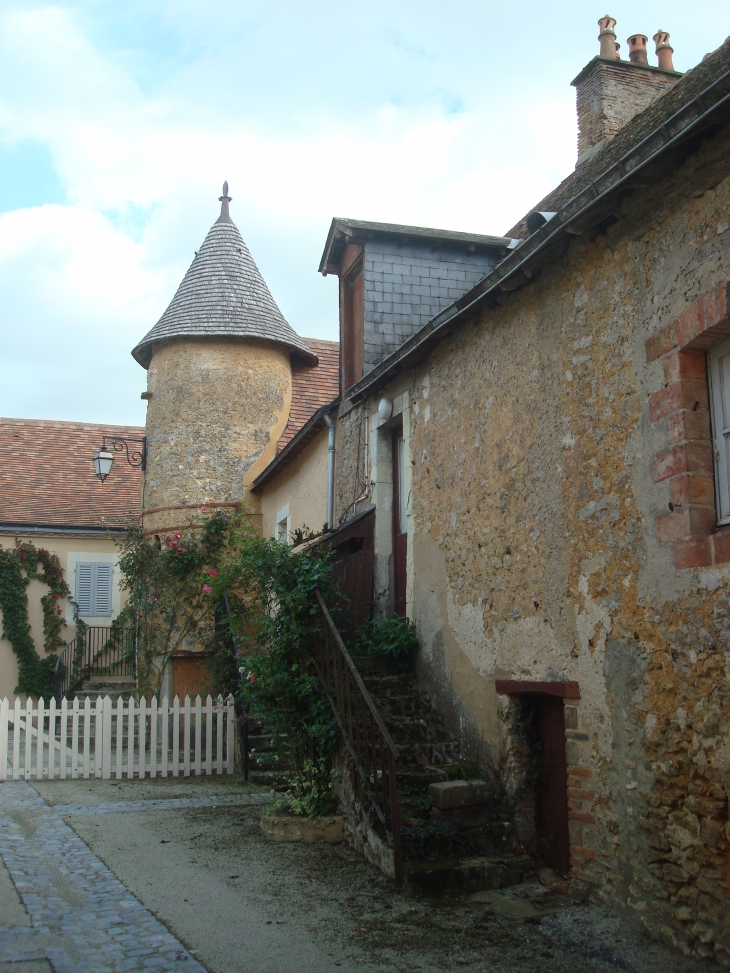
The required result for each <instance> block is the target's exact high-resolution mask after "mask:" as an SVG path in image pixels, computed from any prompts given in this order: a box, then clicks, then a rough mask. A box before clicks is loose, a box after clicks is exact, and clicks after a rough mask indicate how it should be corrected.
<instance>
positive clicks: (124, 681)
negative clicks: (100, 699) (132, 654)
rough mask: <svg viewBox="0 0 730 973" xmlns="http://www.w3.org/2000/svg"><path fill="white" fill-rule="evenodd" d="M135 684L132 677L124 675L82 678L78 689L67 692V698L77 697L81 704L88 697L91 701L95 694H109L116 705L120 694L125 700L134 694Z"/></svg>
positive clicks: (135, 691)
mask: <svg viewBox="0 0 730 973" xmlns="http://www.w3.org/2000/svg"><path fill="white" fill-rule="evenodd" d="M136 694H137V684H136V682H135V681H134V679H128V678H126V677H125V676H99V677H97V678H94V677H93V676H92V678H91V679H86V680H84V682H83V684H82V686H81V688H80V689H76V690H74V691H73V692H71V693H69V694H68V699H69V701H71V700H72V699H78V700H79V704H80V705H81V706H83V705H84V700H85V699H86V698H87V697H88V698H89V699H91V701H92V703H93V702H94V700H95V699H96V697H97V696H109V697H110V698H111V701H112V703H114V704H115V705H116V702H117V700H118V699H119V697H120V696H121V697H122V699H123V700H124V701H125V702H126V701H127V700H128V699H129V698H130V696H136Z"/></svg>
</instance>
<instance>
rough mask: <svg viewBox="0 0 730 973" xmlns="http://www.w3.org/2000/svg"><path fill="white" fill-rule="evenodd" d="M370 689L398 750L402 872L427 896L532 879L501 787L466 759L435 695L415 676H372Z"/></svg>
mask: <svg viewBox="0 0 730 973" xmlns="http://www.w3.org/2000/svg"><path fill="white" fill-rule="evenodd" d="M356 664H357V665H358V668H359V669H360V671H361V674H362V677H363V680H364V682H365V685H366V686H367V688H368V691H369V692H370V694H371V696H372V697H373V701H374V702H375V705H376V706H377V708H378V710H379V711H380V714H381V716H382V717H383V720H384V721H385V724H386V726H387V727H388V730H389V732H390V734H391V736H392V737H393V741H394V743H395V745H396V746H397V747H398V750H399V759H398V797H399V801H398V803H399V809H400V820H401V841H402V846H403V858H404V872H405V878H406V882H407V884H408V885H410V886H412V887H414V888H418V889H420V890H422V891H424V892H431V893H437V894H438V893H446V892H451V893H454V892H457V893H458V892H462V893H466V892H477V891H481V890H482V889H496V888H505V887H507V886H510V885H516V884H519V883H520V882H522V881H523V880H524V879H525V877H526V876H527V875H529V874H532V873H534V871H535V868H536V866H535V863H534V862H533V860H532V859H531V858H530V857H529V856H527V855H525V854H521V853H519V852H518V851H515V850H513V848H514V845H515V840H514V828H513V824H512V821H511V820H510V812H509V808H508V806H507V804H506V802H505V799H504V797H503V795H502V794H501V793H500V791H499V788H498V787H497V786H494V785H492V784H490V783H487V782H486V781H484V780H481V779H480V777H479V770H478V768H477V767H476V766H475V765H473V764H468V763H465V762H464V761H462V760H461V757H460V752H459V743H458V741H456V740H454V738H453V737H451V736H450V734H449V733H448V732H447V730H446V728H445V726H444V723H443V720H442V718H441V716H440V715H439V713H438V712H437V711H436V709H435V708H434V706H433V702H432V700H431V697H430V696H429V695H428V693H426V692H425V691H424V690H423V689H421V688H420V687H419V685H418V683H417V680H416V677H415V675H413V674H407V675H388V674H383V673H378V672H373V671H368V662H367V659H357V660H356Z"/></svg>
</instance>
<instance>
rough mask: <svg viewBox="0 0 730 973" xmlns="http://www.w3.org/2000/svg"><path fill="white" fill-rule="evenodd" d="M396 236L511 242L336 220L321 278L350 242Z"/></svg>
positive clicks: (398, 225)
mask: <svg viewBox="0 0 730 973" xmlns="http://www.w3.org/2000/svg"><path fill="white" fill-rule="evenodd" d="M383 236H386V237H388V236H394V237H397V238H398V239H401V240H402V239H408V238H413V239H419V240H423V241H426V242H428V241H430V242H432V243H447V244H455V245H460V246H464V247H465V248H466V247H471V248H472V249H473V248H474V247H479V248H482V247H489V248H490V249H491V248H494V247H498V248H499V247H505V246H507V244H508V243H509V242H510V241H509V239H507V238H506V237H498V236H486V235H485V234H483V233H465V232H463V231H461V230H438V229H436V228H435V227H432V226H406V225H405V224H401V223H372V222H370V221H369V220H352V219H343V218H341V217H337V216H336V217H335V218H334V219H333V220H332V223H331V224H330V229H329V233H328V234H327V241H326V243H325V245H324V251H323V253H322V259H321V260H320V263H319V272H320V273H321V274H325V275H326V274H327V273H331V272H332V271H333V270H334V267H335V266H336V265H337V264H338V263H339V261H340V260H341V259H342V253H343V252H344V249H345V246H346V245H347V243H348V241H349V240H360V241H361V240H362V239H363V238H365V239H367V238H370V237H383Z"/></svg>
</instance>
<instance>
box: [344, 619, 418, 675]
mask: <svg viewBox="0 0 730 973" xmlns="http://www.w3.org/2000/svg"><path fill="white" fill-rule="evenodd" d="M417 649H418V637H417V635H416V627H415V625H414V624H413V622H412V621H411V620H410V618H404V617H402V616H401V615H394V616H393V617H392V618H372V619H370V620H369V621H368V622H366V623H365V624H364V625H363V626H362V627H361V628H360V629H359V630H358V631H357V633H356V634H355V638H354V639H353V645H352V651H353V654H354V655H371V656H374V657H378V658H381V659H387V660H388V662H390V663H391V665H392V667H393V668H394V669H395V670H396V671H397V672H408V671H409V670H410V669H411V667H412V665H413V658H414V656H415V654H416V650H417Z"/></svg>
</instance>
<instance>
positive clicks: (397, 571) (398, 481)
mask: <svg viewBox="0 0 730 973" xmlns="http://www.w3.org/2000/svg"><path fill="white" fill-rule="evenodd" d="M404 447H405V443H404V440H403V428H402V427H400V428H398V429H395V430H393V598H394V603H393V607H394V609H395V612H396V614H397V615H405V613H406V582H407V572H406V558H407V556H408V524H407V520H406V501H407V497H406V496H405V490H404V487H403V459H404V452H405V449H404Z"/></svg>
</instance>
